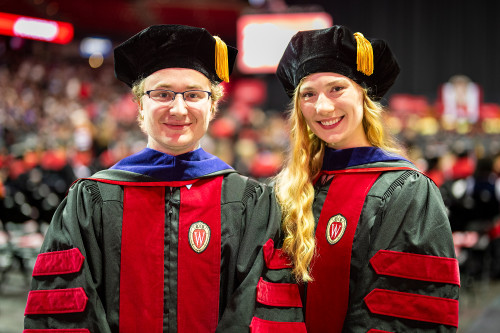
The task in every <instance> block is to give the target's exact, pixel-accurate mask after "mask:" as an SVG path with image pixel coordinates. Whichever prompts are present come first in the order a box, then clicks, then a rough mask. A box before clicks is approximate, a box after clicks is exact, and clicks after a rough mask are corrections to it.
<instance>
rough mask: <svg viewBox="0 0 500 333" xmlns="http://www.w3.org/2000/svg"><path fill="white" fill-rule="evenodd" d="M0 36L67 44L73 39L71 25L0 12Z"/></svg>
mask: <svg viewBox="0 0 500 333" xmlns="http://www.w3.org/2000/svg"><path fill="white" fill-rule="evenodd" d="M0 35H7V36H16V37H21V38H28V39H36V40H41V41H45V42H50V43H58V44H67V43H69V42H70V41H71V40H72V39H73V35H74V29H73V25H72V24H71V23H67V22H59V21H51V20H45V19H40V18H36V17H29V16H21V15H14V14H7V13H1V12H0Z"/></svg>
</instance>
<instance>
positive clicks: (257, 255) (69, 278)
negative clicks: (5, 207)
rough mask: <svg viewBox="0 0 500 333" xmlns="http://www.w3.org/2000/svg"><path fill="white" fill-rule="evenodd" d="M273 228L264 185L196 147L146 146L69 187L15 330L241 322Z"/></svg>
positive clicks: (242, 325)
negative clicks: (177, 151) (180, 150)
mask: <svg viewBox="0 0 500 333" xmlns="http://www.w3.org/2000/svg"><path fill="white" fill-rule="evenodd" d="M279 228H280V213H279V209H278V207H277V205H276V204H275V199H274V196H273V195H272V193H271V192H270V189H269V188H267V187H266V186H264V185H262V184H260V183H257V182H255V181H253V180H250V179H249V178H247V177H243V176H241V175H239V174H237V173H236V172H235V171H234V170H233V169H232V168H230V167H229V166H227V165H226V164H225V163H223V162H222V161H220V160H219V159H218V158H216V157H214V156H212V155H210V154H207V153H206V152H204V151H203V150H201V149H198V150H196V151H194V152H191V153H187V154H184V155H180V156H176V157H174V156H169V155H166V154H163V153H160V152H157V151H154V150H152V149H145V150H144V151H142V152H140V153H138V154H136V155H133V156H131V157H129V158H126V159H125V160H123V161H121V162H119V163H118V164H117V165H115V166H114V167H113V168H111V169H110V170H105V171H101V172H98V173H97V174H95V175H93V176H92V177H90V178H88V179H80V180H78V181H77V182H75V183H74V184H73V185H72V186H71V188H70V190H69V192H68V195H67V197H66V198H65V199H64V201H63V202H62V204H61V205H60V207H59V208H58V209H57V212H56V213H55V215H54V217H53V220H52V222H51V224H50V227H49V230H48V232H47V235H46V238H45V242H44V244H43V246H42V249H41V254H40V256H39V257H38V259H37V262H36V265H35V269H34V273H33V274H34V276H33V282H32V290H31V292H30V294H29V297H28V301H27V306H26V314H25V315H26V317H25V329H26V332H37V330H36V329H75V330H74V331H73V330H71V332H82V333H83V332H92V333H97V332H100V333H104V332H139V331H144V332H148V333H149V332H162V331H163V332H214V331H215V330H217V331H218V332H246V331H248V330H249V324H250V320H251V318H252V315H253V311H254V307H255V300H256V285H257V282H258V279H259V277H260V275H261V272H262V268H263V265H264V259H263V255H262V251H261V249H262V245H263V244H265V243H266V241H268V240H269V239H274V238H276V237H277V235H278V233H279ZM31 329H34V330H31ZM68 332H69V331H68Z"/></svg>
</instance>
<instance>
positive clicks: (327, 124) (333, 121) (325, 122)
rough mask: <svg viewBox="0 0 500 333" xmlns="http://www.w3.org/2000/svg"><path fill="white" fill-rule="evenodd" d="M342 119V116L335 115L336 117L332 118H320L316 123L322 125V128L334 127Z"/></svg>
mask: <svg viewBox="0 0 500 333" xmlns="http://www.w3.org/2000/svg"><path fill="white" fill-rule="evenodd" d="M342 119H344V116H342V117H337V118H332V119H328V120H322V121H318V123H319V124H320V125H321V126H322V127H323V128H326V129H328V128H334V127H336V126H337V125H338V124H339V123H340V122H341V121H342Z"/></svg>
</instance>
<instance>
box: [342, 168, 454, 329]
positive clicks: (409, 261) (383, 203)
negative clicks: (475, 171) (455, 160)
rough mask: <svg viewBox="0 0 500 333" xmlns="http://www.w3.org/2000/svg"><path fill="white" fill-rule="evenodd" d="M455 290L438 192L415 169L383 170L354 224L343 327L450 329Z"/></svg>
mask: <svg viewBox="0 0 500 333" xmlns="http://www.w3.org/2000/svg"><path fill="white" fill-rule="evenodd" d="M458 292H459V274H458V265H457V262H456V260H455V253H454V247H453V241H452V237H451V229H450V224H449V222H448V218H447V215H446V211H445V207H444V204H443V201H442V198H441V196H440V193H439V190H438V189H437V187H436V186H435V185H434V183H433V182H432V181H431V180H429V179H428V178H427V177H425V176H424V175H422V174H420V173H419V172H417V171H399V172H387V173H384V174H383V175H382V176H381V177H380V178H379V179H378V180H377V182H376V183H375V184H374V185H373V187H372V188H371V190H370V192H369V194H368V196H367V198H366V201H365V203H364V207H363V211H362V213H361V217H360V221H359V224H358V227H357V230H356V234H355V238H354V242H353V249H352V258H351V274H350V291H349V304H348V310H347V315H346V318H345V321H344V326H343V330H342V332H356V333H357V332H368V331H370V330H374V331H373V332H379V331H387V332H455V331H456V329H457V325H458Z"/></svg>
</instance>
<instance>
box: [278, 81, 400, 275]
mask: <svg viewBox="0 0 500 333" xmlns="http://www.w3.org/2000/svg"><path fill="white" fill-rule="evenodd" d="M303 81H304V79H302V81H301V82H300V83H299V85H298V86H297V88H296V89H295V93H294V97H293V100H292V105H291V107H290V111H289V115H288V121H289V126H290V133H291V134H290V152H289V155H288V159H287V161H286V162H285V165H284V167H283V169H282V170H281V171H280V173H279V174H278V175H277V176H276V177H275V178H274V181H275V190H276V196H277V198H278V201H279V203H280V205H281V209H282V211H283V218H282V228H283V230H284V232H285V239H284V242H283V250H284V251H285V252H286V253H287V254H288V255H289V256H290V258H291V260H292V262H293V265H294V266H293V274H294V275H295V277H296V279H297V280H298V281H300V282H302V281H303V282H307V281H312V279H313V277H312V276H311V275H310V271H309V266H310V263H311V261H312V259H313V257H314V253H315V247H316V241H315V236H314V231H315V225H316V224H315V221H314V217H313V213H312V204H313V201H314V188H313V183H312V182H313V179H314V178H315V177H316V176H317V175H318V173H319V172H320V171H321V166H322V163H323V155H324V152H325V145H326V143H325V142H324V141H322V140H321V139H320V138H318V137H317V136H316V135H315V134H314V133H312V131H311V130H310V129H309V127H308V126H307V124H306V122H305V119H304V116H303V114H302V111H301V110H300V103H299V99H300V95H299V93H298V92H299V90H300V87H301V85H302V83H303ZM382 112H383V107H382V105H381V104H380V103H378V102H374V101H373V100H372V99H370V97H369V96H368V92H367V90H366V89H363V113H364V115H363V128H364V130H365V133H366V136H367V139H368V141H369V142H370V144H371V145H372V146H374V147H379V148H382V149H384V150H386V151H389V152H392V153H398V154H400V155H402V154H403V150H402V149H401V148H400V147H399V146H398V144H397V143H396V141H395V140H394V138H393V137H392V136H391V135H390V134H389V133H388V132H387V130H386V129H385V127H384V124H383V121H382Z"/></svg>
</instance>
